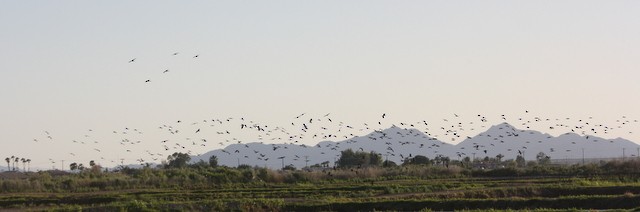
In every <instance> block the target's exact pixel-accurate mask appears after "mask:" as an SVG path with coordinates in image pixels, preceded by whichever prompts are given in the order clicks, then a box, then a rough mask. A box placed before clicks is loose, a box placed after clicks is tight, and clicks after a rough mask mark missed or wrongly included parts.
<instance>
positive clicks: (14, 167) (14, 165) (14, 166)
mask: <svg viewBox="0 0 640 212" xmlns="http://www.w3.org/2000/svg"><path fill="white" fill-rule="evenodd" d="M15 158H16V156H13V155H11V163H13V159H15ZM15 170H16V164H15V163H13V171H15Z"/></svg>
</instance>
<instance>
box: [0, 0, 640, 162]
mask: <svg viewBox="0 0 640 212" xmlns="http://www.w3.org/2000/svg"><path fill="white" fill-rule="evenodd" d="M639 11H640V2H638V1H606V2H604V1H588V0H580V1H107V2H96V1H68V0H63V1H8V0H0V29H1V31H0V97H1V98H0V103H1V104H0V146H2V148H0V157H3V158H4V157H9V156H12V155H15V156H18V157H26V158H30V159H32V161H33V162H32V166H33V167H43V168H51V167H52V166H54V167H56V166H60V163H61V162H60V161H61V160H66V161H67V163H68V161H79V162H82V161H84V163H88V161H89V160H92V159H95V160H98V161H99V163H101V164H103V165H105V166H109V165H114V162H113V161H118V159H125V160H126V162H131V163H135V160H136V159H137V158H141V157H143V156H140V155H142V154H144V153H145V151H152V152H156V151H157V149H158V148H161V147H160V145H159V142H160V141H162V140H164V139H165V138H166V136H167V135H165V134H166V133H165V134H162V133H160V132H159V131H158V128H159V126H162V125H167V124H168V123H171V124H176V121H177V120H183V121H184V122H188V123H192V122H193V124H192V126H190V128H188V130H193V129H195V128H198V127H197V126H196V125H197V124H195V122H201V121H203V120H207V119H209V120H210V119H215V118H219V119H226V118H229V117H234V118H235V120H238V119H239V118H240V117H242V118H245V119H247V120H249V119H250V120H255V121H256V122H260V123H264V124H268V125H271V126H286V125H290V123H291V122H293V121H292V120H294V121H295V117H296V116H299V115H300V114H302V113H305V114H306V116H307V117H314V118H315V117H323V116H324V115H325V114H327V113H330V114H331V115H330V117H332V118H333V119H334V120H340V121H342V122H344V123H358V124H360V123H375V122H377V121H379V120H380V116H381V114H383V113H384V114H387V117H386V119H384V121H385V123H384V124H385V126H391V125H392V124H398V123H401V122H420V121H422V120H426V121H428V122H430V123H432V126H438V125H446V123H444V122H445V121H444V119H451V118H453V117H454V114H455V115H458V116H459V117H461V118H464V121H465V122H473V121H476V122H477V115H481V116H483V117H487V119H489V120H488V122H487V123H483V124H482V126H485V125H486V126H485V127H489V126H490V125H494V124H498V123H500V122H501V121H502V120H500V118H499V117H500V116H501V115H506V116H508V117H513V119H514V121H513V122H516V121H515V120H517V119H516V117H525V118H526V117H529V118H533V117H540V118H543V117H546V118H550V119H552V120H553V119H555V118H558V119H563V118H571V120H572V121H573V120H575V119H588V117H592V119H594V120H597V121H598V122H599V123H603V124H610V125H615V124H616V120H620V119H629V120H633V119H640V110H638V108H640V97H639V96H638V93H640V83H637V82H638V81H637V80H638V79H640V71H638V68H640V58H639V57H640V52H638V51H639V49H640V12H639ZM174 53H178V54H177V55H174ZM196 55H198V57H194V56H196ZM134 58H135V62H131V63H130V62H129V61H130V60H132V59H134ZM165 70H169V71H168V72H167V73H163V72H164V71H165ZM146 80H150V82H145V81H146ZM525 111H530V112H528V113H527V112H525ZM623 116H624V117H625V118H623ZM565 120H566V119H565ZM201 124H202V123H201ZM514 125H516V124H514ZM482 126H478V128H481V127H482ZM638 126H639V125H637V124H636V125H634V126H631V127H629V126H627V127H626V128H625V129H623V130H619V131H615V132H612V133H611V134H608V135H602V136H603V137H605V138H615V137H624V138H627V139H630V140H633V141H635V142H640V131H638V130H637V129H638ZM234 127H235V126H234ZM382 127H384V126H381V128H382ZM516 127H517V125H516ZM126 128H129V129H136V130H139V131H144V134H138V135H136V136H138V137H134V136H133V135H131V134H132V133H129V134H127V136H130V137H126V139H130V140H138V141H141V143H138V144H137V145H136V144H125V145H123V144H122V142H121V141H122V139H124V136H123V135H122V132H123V131H125V129H126ZM176 128H177V127H176ZM183 128H185V129H187V127H183ZM191 128H193V129H191ZM433 128H436V127H433ZM539 129H540V130H541V131H545V126H540V128H539ZM546 129H547V130H546V131H548V128H546ZM633 130H636V131H638V132H637V133H630V132H632V131H633ZM45 131H46V132H45ZM112 131H117V133H116V134H117V136H116V135H113V133H112ZM47 132H48V134H47ZM162 132H165V131H162ZM563 132H564V131H557V132H551V133H556V134H560V133H563ZM203 133H209V134H204V135H202V136H201V137H203V136H205V135H206V136H207V137H208V138H210V140H216V139H221V138H218V137H216V136H217V135H216V134H215V133H213V132H203ZM360 133H361V134H366V133H368V132H365V131H362V132H360ZM467 134H469V135H473V132H468V133H467ZM47 136H51V137H52V139H48V138H47ZM234 136H237V137H242V139H241V140H243V141H245V142H248V141H253V140H255V135H253V134H251V133H246V134H242V133H240V134H236V135H234ZM34 139H35V140H37V141H34ZM175 139H178V138H175ZM180 139H183V138H180ZM193 139H194V140H195V139H196V138H195V137H193ZM197 139H200V138H197ZM74 140H75V141H76V142H73V141H74ZM319 141H320V140H317V139H315V140H314V139H306V140H304V141H302V142H303V143H307V144H315V143H317V142H319ZM445 141H448V140H445ZM81 142H85V144H80V143H81ZM273 142H276V141H273ZM449 142H452V143H456V142H459V141H449ZM224 145H226V144H224ZM224 145H213V144H212V145H209V146H202V147H197V148H196V147H190V148H192V149H191V150H192V151H193V152H194V153H204V152H206V151H209V150H213V149H217V148H221V147H224ZM95 149H99V150H100V152H98V151H97V150H95ZM125 150H130V151H125ZM165 156H166V155H165ZM98 157H100V158H101V159H98ZM156 157H157V156H156ZM102 158H104V159H102ZM52 162H57V163H56V164H53V163H52ZM2 167H3V168H4V166H2Z"/></svg>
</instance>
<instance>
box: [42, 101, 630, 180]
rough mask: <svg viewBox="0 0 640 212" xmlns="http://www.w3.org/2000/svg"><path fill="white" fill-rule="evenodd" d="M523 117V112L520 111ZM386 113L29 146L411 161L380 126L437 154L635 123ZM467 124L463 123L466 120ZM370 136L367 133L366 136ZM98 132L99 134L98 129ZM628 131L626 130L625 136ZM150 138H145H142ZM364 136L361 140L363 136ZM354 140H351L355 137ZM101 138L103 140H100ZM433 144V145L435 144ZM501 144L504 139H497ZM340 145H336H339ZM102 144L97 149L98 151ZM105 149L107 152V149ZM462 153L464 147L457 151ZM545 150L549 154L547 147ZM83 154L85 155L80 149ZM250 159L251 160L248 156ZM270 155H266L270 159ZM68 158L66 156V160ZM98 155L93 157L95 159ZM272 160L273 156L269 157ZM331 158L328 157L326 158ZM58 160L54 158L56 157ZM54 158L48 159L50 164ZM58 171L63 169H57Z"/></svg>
mask: <svg viewBox="0 0 640 212" xmlns="http://www.w3.org/2000/svg"><path fill="white" fill-rule="evenodd" d="M525 113H529V112H528V111H525ZM387 119H388V118H387V114H381V115H380V116H379V120H377V121H374V122H373V123H347V122H343V121H339V120H338V119H337V118H335V117H332V115H331V114H325V115H319V116H311V115H309V114H306V113H302V114H300V115H298V116H295V117H293V118H292V121H291V122H290V124H287V125H284V126H271V125H269V124H265V123H260V122H257V121H254V120H250V119H247V118H244V117H226V118H207V119H202V120H198V121H189V122H187V121H183V120H175V121H173V122H170V123H165V124H160V125H158V126H156V127H154V128H155V129H156V130H154V131H151V132H150V133H149V131H148V130H142V129H139V128H130V127H123V128H121V129H117V130H110V131H109V133H108V134H110V135H112V136H109V137H111V138H109V139H108V140H110V141H109V143H114V142H117V143H118V144H119V146H120V148H117V149H115V152H114V150H113V149H108V150H104V149H103V148H102V147H106V146H102V145H103V144H104V143H105V141H104V140H103V141H100V139H98V138H97V137H98V135H96V133H95V131H96V130H94V129H88V130H87V131H86V132H85V133H84V135H82V136H81V137H80V138H78V139H73V140H70V141H57V139H55V138H54V137H53V135H52V133H50V132H49V131H44V135H43V136H44V138H40V139H34V141H35V142H40V140H43V139H44V140H48V141H51V142H54V141H55V142H69V143H70V144H72V145H76V146H77V147H80V148H75V147H74V148H72V149H74V150H76V151H74V152H69V153H68V154H69V155H68V156H67V157H65V158H66V160H67V161H77V159H75V158H76V157H78V156H79V155H78V154H76V153H77V152H78V151H77V150H79V149H83V150H88V151H89V152H92V153H91V155H94V156H95V157H96V158H94V160H96V162H97V163H99V164H100V163H104V164H107V163H111V164H122V165H125V163H126V164H146V163H161V162H162V161H163V160H165V159H166V157H167V156H168V155H170V154H172V153H174V152H183V153H188V154H189V155H194V156H198V155H200V154H202V153H205V152H208V151H211V150H212V149H213V148H223V147H225V146H229V145H232V144H236V145H235V146H238V145H242V146H243V148H242V149H241V148H235V149H222V150H221V151H222V153H224V154H228V155H232V154H237V155H238V157H242V158H246V159H247V160H256V161H263V162H267V161H269V160H270V159H271V162H275V163H277V162H278V160H275V159H283V158H284V157H285V156H284V155H282V156H279V157H273V154H268V152H265V150H264V149H251V148H252V147H253V145H252V143H261V144H264V143H266V144H269V145H270V150H269V151H273V152H277V151H279V150H284V149H287V148H289V147H291V145H296V146H299V147H302V148H315V151H319V152H321V153H322V154H327V155H329V154H334V155H335V156H339V153H340V151H342V150H345V148H343V147H342V146H345V145H349V144H350V143H355V142H358V141H359V140H362V139H367V140H369V141H373V142H380V143H382V142H384V144H385V145H387V148H386V152H382V153H383V154H384V155H385V156H386V157H392V158H394V157H395V158H398V159H404V158H407V157H411V155H402V154H398V153H397V151H394V148H399V147H400V146H404V145H410V144H413V143H409V142H405V141H402V140H398V141H393V140H390V138H391V135H388V134H386V131H384V128H386V127H389V126H396V127H398V128H400V129H405V130H404V131H401V132H400V131H399V132H397V133H398V134H399V136H401V137H405V136H423V137H425V138H426V137H427V136H428V138H430V139H431V140H433V141H434V142H433V143H431V144H428V145H425V144H424V143H423V144H419V145H418V144H414V145H416V146H414V147H411V148H415V149H422V148H424V149H431V150H434V152H436V153H437V152H438V150H437V149H438V148H440V147H441V146H442V145H446V143H444V142H440V141H439V140H437V139H442V138H446V140H450V141H452V142H456V141H461V140H463V139H468V138H471V137H470V136H469V135H472V133H474V131H475V130H476V129H478V130H479V129H483V128H486V126H485V125H490V124H488V123H489V122H490V121H500V122H507V121H512V122H516V123H517V124H519V125H522V126H523V127H524V128H526V129H530V127H533V126H534V125H535V124H541V125H544V126H547V127H548V129H550V130H553V129H565V130H568V131H572V132H574V133H576V134H581V135H586V136H587V137H586V138H587V139H589V137H588V135H597V134H608V133H610V132H613V131H616V130H623V129H625V128H627V127H628V126H629V125H631V124H633V123H637V122H638V120H633V119H629V118H627V117H626V116H623V117H622V118H621V119H619V120H617V121H616V123H617V125H612V126H609V125H605V124H596V123H594V122H593V121H592V118H590V117H589V118H587V119H584V120H583V119H577V120H574V121H575V122H576V123H577V124H576V123H574V124H573V125H570V124H564V123H562V121H567V122H568V121H571V120H572V119H571V118H562V119H560V118H556V119H552V118H538V117H533V118H531V119H526V118H517V119H514V120H509V119H508V118H507V117H506V116H504V115H502V116H500V117H499V118H497V119H490V118H487V117H485V116H482V115H477V116H475V117H473V118H472V119H474V120H475V121H470V122H469V121H467V122H462V121H461V120H462V117H461V116H460V115H458V114H453V117H452V118H449V119H443V120H442V122H444V123H449V125H447V126H432V124H430V123H429V122H427V121H426V120H421V121H415V122H400V123H390V122H388V121H386V120H387ZM467 120H468V119H467ZM371 132H373V133H371ZM102 133H104V131H102ZM517 133H518V131H515V129H508V130H504V131H503V132H500V134H496V135H482V134H480V136H489V137H491V136H494V137H495V140H497V139H498V138H499V139H501V140H502V139H508V136H517ZM628 133H632V132H628ZM148 134H150V136H147V135H148ZM365 134H368V135H366V136H363V135H365ZM356 138H357V139H356ZM103 139H104V138H103ZM328 140H333V141H339V140H343V141H345V142H338V143H317V144H313V145H310V144H309V143H312V142H320V141H328ZM435 141H438V142H435ZM502 142H504V141H502ZM341 143H343V144H342V146H341ZM496 144H497V145H499V144H500V143H498V142H496V143H491V144H488V143H487V144H482V143H478V144H476V143H474V145H473V146H472V147H469V148H471V149H475V150H476V151H479V152H483V151H484V153H485V154H486V153H487V150H486V149H484V150H483V149H482V148H485V146H486V145H496ZM523 145H525V146H523V147H522V149H518V150H515V149H514V151H518V152H519V154H522V152H520V151H521V150H522V151H524V150H526V148H527V146H526V145H527V144H523ZM101 146H102V147H101ZM106 148H113V145H111V147H106ZM462 149H464V147H462ZM354 151H365V150H364V149H362V148H359V149H354ZM551 151H554V150H553V149H551ZM80 152H84V153H87V151H80ZM457 154H459V155H458V156H459V157H461V156H463V155H466V154H465V153H464V151H463V150H460V152H458V153H457ZM114 155H118V156H121V157H120V158H113V156H114ZM251 155H253V156H251ZM270 155H271V156H270ZM69 157H71V158H69ZM97 157H99V159H98V158H97ZM271 157H273V158H271ZM302 157H304V156H303V155H295V158H293V159H292V160H303V159H302ZM332 157H333V156H332ZM57 160H59V159H57ZM57 160H56V159H50V163H51V164H52V165H54V166H55V164H56V162H58V161H57ZM63 169H64V167H63Z"/></svg>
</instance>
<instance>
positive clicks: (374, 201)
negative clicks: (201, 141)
mask: <svg viewBox="0 0 640 212" xmlns="http://www.w3.org/2000/svg"><path fill="white" fill-rule="evenodd" d="M33 175H42V174H38V173H34V174H33ZM69 177H70V176H66V175H63V176H56V177H53V178H66V179H65V180H62V181H61V182H63V183H64V182H67V183H68V182H69V179H71V178H69ZM110 177H114V176H110ZM393 178H396V179H393ZM402 178H404V179H402ZM14 181H15V180H4V181H3V182H2V183H3V184H2V185H3V193H2V195H1V196H0V209H1V210H54V211H55V210H65V211H66V210H84V211H114V210H126V211H144V210H188V211H227V210H241V211H373V210H383V211H385V210H392V211H420V210H424V211H430V210H435V211H441V210H446V211H451V210H490V209H492V210H545V211H546V210H558V211H564V210H588V209H594V210H599V209H609V210H612V209H620V210H638V209H640V208H639V207H640V195H639V194H640V178H638V177H637V176H630V175H625V176H622V175H620V176H606V177H602V176H597V177H561V176H555V177H545V176H523V177H468V176H456V177H450V178H434V179H421V178H417V177H408V176H407V177H391V178H389V177H387V178H368V179H366V178H365V179H360V178H353V179H344V180H341V179H328V180H319V181H316V182H293V183H287V182H282V183H275V182H243V183H224V184H215V185H213V184H210V185H208V184H199V185H196V184H183V185H182V186H179V185H178V184H174V185H167V186H160V188H151V187H148V186H142V185H140V186H139V187H140V188H135V187H136V186H135V185H134V186H131V185H129V186H131V187H128V188H126V189H124V187H123V189H116V188H104V189H93V191H91V189H92V188H91V187H88V188H86V189H87V190H83V189H84V188H81V187H78V188H75V189H61V190H58V191H55V192H34V191H25V192H7V190H6V189H5V188H7V187H8V185H9V184H10V182H14ZM24 181H31V182H35V178H34V177H33V176H32V177H30V178H27V179H24ZM97 182H98V181H97V180H95V181H93V182H92V183H94V184H96V183H97ZM124 182H127V181H126V179H125V180H123V181H122V182H121V183H124ZM131 182H132V181H129V183H131ZM77 183H81V182H77ZM171 187H174V188H171Z"/></svg>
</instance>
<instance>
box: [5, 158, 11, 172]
mask: <svg viewBox="0 0 640 212" xmlns="http://www.w3.org/2000/svg"><path fill="white" fill-rule="evenodd" d="M4 161H7V171H11V163H10V162H11V158H9V157H7V158H5V159H4Z"/></svg>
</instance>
